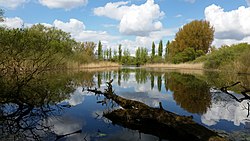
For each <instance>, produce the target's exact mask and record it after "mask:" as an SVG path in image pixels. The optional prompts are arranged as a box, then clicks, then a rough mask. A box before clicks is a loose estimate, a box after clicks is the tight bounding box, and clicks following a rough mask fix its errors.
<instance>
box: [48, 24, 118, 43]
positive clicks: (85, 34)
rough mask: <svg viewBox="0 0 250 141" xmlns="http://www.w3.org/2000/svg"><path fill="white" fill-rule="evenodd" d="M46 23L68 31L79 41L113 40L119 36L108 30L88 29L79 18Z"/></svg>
mask: <svg viewBox="0 0 250 141" xmlns="http://www.w3.org/2000/svg"><path fill="white" fill-rule="evenodd" d="M44 25H46V26H49V27H51V26H53V27H56V28H58V29H61V30H62V31H64V32H68V33H70V35H71V36H72V37H73V38H74V39H75V40H77V41H93V42H97V41H99V40H101V41H103V42H111V41H113V40H116V39H118V38H119V37H115V36H112V35H110V34H108V33H107V32H106V31H92V30H86V27H85V25H84V23H83V22H82V21H79V20H77V19H70V20H69V22H63V21H60V20H55V21H54V22H53V24H52V25H50V24H47V23H46V24H44Z"/></svg>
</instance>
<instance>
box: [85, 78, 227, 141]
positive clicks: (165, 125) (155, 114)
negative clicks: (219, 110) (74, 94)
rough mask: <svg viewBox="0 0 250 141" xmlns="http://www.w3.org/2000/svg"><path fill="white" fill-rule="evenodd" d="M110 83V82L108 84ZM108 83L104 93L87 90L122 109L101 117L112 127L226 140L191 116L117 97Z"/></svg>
mask: <svg viewBox="0 0 250 141" xmlns="http://www.w3.org/2000/svg"><path fill="white" fill-rule="evenodd" d="M111 82H112V81H111ZM111 82H107V87H108V88H107V89H105V91H104V92H102V91H99V90H97V89H88V91H90V92H93V93H96V94H103V95H104V96H105V97H106V98H107V99H111V100H113V101H115V102H116V103H117V104H118V105H120V106H121V107H122V108H123V109H118V110H114V111H112V112H109V113H104V117H106V118H108V119H109V120H111V121H112V122H113V123H114V124H118V125H121V126H123V127H126V128H130V129H133V130H139V132H143V133H146V134H152V135H155V136H158V137H159V138H160V139H168V140H197V141H198V140H204V141H205V140H225V139H223V138H221V137H220V136H219V135H218V134H217V133H216V132H214V131H212V130H209V129H207V128H206V127H204V126H202V125H199V124H197V123H195V122H194V121H193V120H192V117H190V116H180V115H177V114H175V113H172V112H170V111H166V110H164V109H163V108H162V107H161V108H152V107H149V106H148V105H146V104H144V103H141V102H138V101H134V100H128V99H125V98H122V97H120V96H118V95H116V94H115V93H114V91H113V89H112V85H111Z"/></svg>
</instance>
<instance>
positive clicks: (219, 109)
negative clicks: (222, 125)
mask: <svg viewBox="0 0 250 141" xmlns="http://www.w3.org/2000/svg"><path fill="white" fill-rule="evenodd" d="M233 95H234V96H236V97H238V98H240V97H241V95H239V94H233ZM220 99H222V100H220ZM247 103H248V101H247V100H246V101H242V102H241V103H240V102H237V101H236V100H234V99H232V97H231V96H229V95H227V94H224V93H213V97H212V105H211V106H210V108H209V109H208V110H207V112H206V113H205V114H203V115H202V116H201V121H202V123H204V124H206V125H208V126H211V125H216V124H217V123H218V122H219V121H221V120H226V121H231V122H233V124H234V125H236V126H240V124H244V125H246V124H247V123H248V121H247V120H246V119H247V114H248V111H247V109H244V108H243V107H247Z"/></svg>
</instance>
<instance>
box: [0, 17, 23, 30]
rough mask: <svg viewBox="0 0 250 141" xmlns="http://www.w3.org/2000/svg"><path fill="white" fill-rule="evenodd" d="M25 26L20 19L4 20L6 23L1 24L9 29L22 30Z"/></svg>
mask: <svg viewBox="0 0 250 141" xmlns="http://www.w3.org/2000/svg"><path fill="white" fill-rule="evenodd" d="M23 24H24V22H23V20H22V19H21V18H19V17H14V18H4V21H3V22H0V26H2V27H7V28H21V27H22V26H23Z"/></svg>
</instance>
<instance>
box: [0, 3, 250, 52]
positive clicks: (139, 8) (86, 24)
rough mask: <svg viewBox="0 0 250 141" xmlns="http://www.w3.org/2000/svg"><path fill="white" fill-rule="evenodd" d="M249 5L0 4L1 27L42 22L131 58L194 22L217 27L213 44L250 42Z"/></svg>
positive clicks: (79, 39) (80, 39) (171, 38)
mask: <svg viewBox="0 0 250 141" xmlns="http://www.w3.org/2000/svg"><path fill="white" fill-rule="evenodd" d="M249 6H250V0H128V1H126V0H124V1H120V0H0V7H1V8H2V9H4V10H5V22H4V23H0V26H7V27H10V28H18V27H21V26H22V25H23V24H24V25H25V26H28V27H29V26H32V25H33V24H37V23H42V24H44V25H46V26H54V27H57V28H59V29H62V30H64V31H66V32H70V33H71V35H72V37H73V38H75V39H76V40H77V41H94V42H97V41H98V40H101V41H102V42H103V44H104V48H110V47H111V48H113V49H116V48H117V46H118V44H122V46H123V48H128V49H129V50H130V51H131V53H132V54H133V53H134V51H135V49H136V48H137V47H139V46H140V47H147V48H148V50H149V52H150V49H151V44H152V41H155V42H156V44H157V43H158V42H159V40H161V39H162V40H163V42H164V43H166V42H167V40H170V41H171V40H173V39H174V36H175V33H176V32H177V31H178V29H179V28H181V27H182V26H183V25H184V24H186V23H188V22H190V21H192V20H201V19H203V20H208V21H210V23H211V24H212V25H213V26H214V27H215V40H214V42H213V45H216V46H217V47H219V46H220V45H223V44H228V45H230V44H233V43H239V42H248V43H250V26H249V25H250V8H249Z"/></svg>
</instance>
